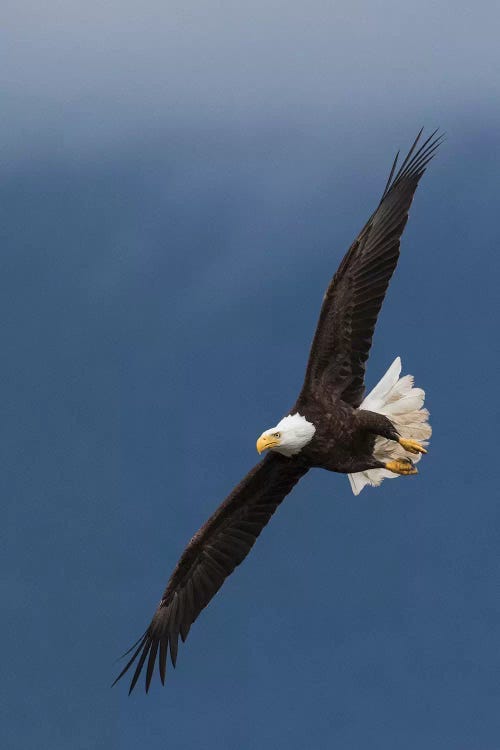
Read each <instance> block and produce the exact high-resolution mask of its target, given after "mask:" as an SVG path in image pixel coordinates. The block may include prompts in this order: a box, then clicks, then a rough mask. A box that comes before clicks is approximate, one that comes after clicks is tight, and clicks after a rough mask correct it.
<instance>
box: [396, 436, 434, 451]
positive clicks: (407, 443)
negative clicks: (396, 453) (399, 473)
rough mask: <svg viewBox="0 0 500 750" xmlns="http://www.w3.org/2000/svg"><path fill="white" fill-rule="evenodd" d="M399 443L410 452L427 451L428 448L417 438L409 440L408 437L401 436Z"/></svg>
mask: <svg viewBox="0 0 500 750" xmlns="http://www.w3.org/2000/svg"><path fill="white" fill-rule="evenodd" d="M398 443H399V444H400V446H401V447H402V448H404V449H405V451H408V453H427V450H426V449H425V448H424V446H423V445H420V443H419V442H417V441H416V440H407V439H406V438H399V440H398Z"/></svg>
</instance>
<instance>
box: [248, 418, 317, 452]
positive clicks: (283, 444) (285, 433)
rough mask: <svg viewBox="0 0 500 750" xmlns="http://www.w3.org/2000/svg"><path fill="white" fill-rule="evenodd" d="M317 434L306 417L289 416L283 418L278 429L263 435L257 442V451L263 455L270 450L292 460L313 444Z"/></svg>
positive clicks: (272, 428)
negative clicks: (291, 457)
mask: <svg viewBox="0 0 500 750" xmlns="http://www.w3.org/2000/svg"><path fill="white" fill-rule="evenodd" d="M315 432H316V427H315V426H314V425H313V423H312V422H308V421H307V419H306V418H305V417H303V416H301V415H300V414H289V415H288V416H287V417H283V419H282V420H281V422H278V424H277V425H276V427H271V428H270V429H269V430H265V431H264V432H263V433H262V435H261V436H260V438H259V439H258V440H257V450H258V451H259V453H262V451H266V450H268V449H269V450H273V451H277V452H278V453H281V454H282V455H283V456H288V457H289V458H290V456H295V455H296V454H297V453H299V452H300V451H301V450H302V448H303V447H304V446H305V445H307V444H308V443H310V442H311V440H312V439H313V437H314V433H315Z"/></svg>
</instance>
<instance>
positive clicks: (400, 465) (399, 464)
mask: <svg viewBox="0 0 500 750" xmlns="http://www.w3.org/2000/svg"><path fill="white" fill-rule="evenodd" d="M385 468H386V469H388V470H389V471H392V472H394V474H402V475H409V474H418V471H417V469H416V468H415V467H414V465H413V464H412V462H411V461H405V460H400V461H389V462H388V463H386V465H385Z"/></svg>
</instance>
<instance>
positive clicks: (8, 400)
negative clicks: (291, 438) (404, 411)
mask: <svg viewBox="0 0 500 750" xmlns="http://www.w3.org/2000/svg"><path fill="white" fill-rule="evenodd" d="M48 6H49V7H47V8H45V9H44V11H43V13H42V11H41V10H40V7H39V5H38V4H36V3H30V2H27V3H21V4H16V6H14V5H12V6H11V7H10V8H9V9H8V10H7V13H6V23H5V25H4V31H3V32H2V33H3V34H4V35H5V39H6V44H5V45H3V46H4V50H6V51H7V55H6V62H7V64H6V65H5V66H3V73H2V75H3V77H4V83H5V85H4V86H3V99H4V106H3V118H2V121H1V123H0V135H1V140H2V145H1V148H0V154H1V159H2V165H3V166H2V174H3V176H2V180H1V181H0V213H1V218H0V227H1V233H2V248H3V254H2V257H3V263H2V274H1V275H0V287H1V290H0V309H1V320H2V325H1V326H0V343H1V351H2V363H3V364H2V384H3V387H2V393H3V398H2V404H3V409H2V419H1V420H0V430H1V445H2V451H3V462H2V464H3V471H2V476H1V482H2V497H3V506H2V507H3V510H2V516H1V518H2V548H1V549H2V551H1V554H2V564H1V570H2V576H1V594H2V602H3V617H2V620H1V623H0V633H1V636H2V643H3V655H2V662H3V668H2V672H3V679H2V683H1V687H0V705H1V706H2V711H5V716H4V717H3V718H2V732H3V735H4V738H5V739H4V740H3V746H4V747H8V748H15V749H16V750H17V748H27V747H41V748H46V747H47V748H49V747H50V748H51V749H53V750H59V749H63V748H64V750H67V748H72V749H73V748H74V749H75V750H88V748H99V749H100V748H103V749H104V748H106V750H108V749H109V748H117V749H118V748H119V749H120V750H122V749H123V750H129V749H130V750H135V749H136V748H138V747H147V748H151V750H156V748H158V749H160V748H165V747H169V748H175V749H176V750H177V749H179V750H184V749H185V750H188V749H189V750H190V749H191V748H194V747H201V748H203V749H204V750H205V749H206V750H212V748H217V750H219V748H222V747H223V748H226V747H227V748H236V747H237V748H242V749H243V750H250V749H251V750H254V749H255V750H257V749H258V750H268V749H269V750H271V749H272V750H275V748H281V747H286V748H287V749H289V750H299V749H300V750H303V748H307V747H314V748H315V749H317V750H323V748H324V749H325V750H326V749H327V748H331V747H339V748H342V750H358V748H361V747H370V748H373V749H374V750H377V749H378V748H380V749H381V750H382V748H383V750H390V749H391V748H398V749H399V748H401V747H404V748H408V749H409V750H421V749H422V748H424V747H425V748H426V750H434V749H435V750H443V749H447V748H453V749H454V750H455V749H458V750H478V748H480V750H496V748H498V741H499V736H500V718H499V716H500V713H499V711H498V706H499V701H500V656H499V654H500V648H499V646H500V598H499V591H500V589H499V580H500V562H499V549H500V511H499V507H498V499H499V498H498V476H497V475H498V457H497V453H498V451H497V440H498V429H497V425H498V421H499V418H500V410H499V406H498V396H497V390H498V386H497V379H498V365H499V350H498V312H499V309H498V291H497V290H498V274H499V271H500V262H499V251H498V186H499V170H500V158H499V153H500V151H499V147H500V137H499V125H500V107H499V101H500V98H499V93H500V92H499V90H498V75H497V73H495V70H496V71H497V72H498V67H499V64H500V54H499V52H498V45H497V40H496V36H497V31H496V29H498V21H499V14H498V9H496V10H495V5H494V4H493V3H487V2H486V3H480V4H479V5H478V6H477V7H475V8H474V9H472V7H469V6H468V5H466V4H465V3H451V2H443V1H440V2H438V3H423V4H421V5H420V6H419V7H420V9H419V11H418V13H417V11H416V10H415V9H414V8H413V7H412V8H410V7H409V6H408V8H407V9H405V8H402V7H401V4H400V3H393V2H380V3H376V4H374V3H367V2H358V3H352V2H351V3H347V2H345V3H337V4H335V9H334V8H332V7H330V4H328V3H320V2H313V3H312V4H308V10H307V11H306V10H305V6H304V7H299V6H298V5H295V6H294V5H293V4H292V5H290V4H285V3H279V2H271V3H266V4H264V3H260V2H257V3H254V4H252V6H248V7H247V8H246V9H245V10H244V9H239V10H236V9H235V8H234V6H232V5H229V4H227V3H212V2H211V3H197V4H195V6H194V7H193V8H191V9H190V10H189V11H188V10H187V9H186V7H187V6H186V5H185V4H182V5H181V4H180V3H169V4H168V5H167V6H165V5H164V4H163V3H162V4H160V3H151V2H150V3H145V4H142V5H141V6H140V8H139V7H138V6H137V7H136V6H135V4H134V3H129V2H125V3H120V4H118V3H115V2H110V3H108V4H106V6H105V8H101V7H99V6H98V5H97V4H94V3H90V4H87V5H86V6H85V10H84V9H83V6H81V4H77V3H76V2H75V3H72V2H70V3H65V4H64V6H63V5H61V4H59V3H55V2H51V3H49V4H48ZM422 124H425V125H426V126H427V127H428V128H433V127H436V126H440V127H441V128H442V129H444V130H445V131H446V132H447V140H446V142H445V143H444V144H443V146H442V148H441V150H440V153H439V155H438V157H437V158H436V160H435V161H434V162H433V163H432V165H431V167H430V168H429V171H428V173H427V174H426V176H425V177H424V179H423V182H422V184H421V187H420V189H419V191H418V193H417V197H416V200H415V202H414V204H413V208H412V211H411V217H410V222H409V225H408V228H407V231H406V233H405V236H404V241H403V248H402V257H401V261H400V264H399V267H398V270H397V272H396V275H395V277H394V279H393V282H392V285H391V287H390V291H389V294H388V296H387V299H386V302H385V305H384V308H383V312H382V314H381V316H380V319H379V325H378V328H377V332H376V335H375V339H374V346H373V349H372V355H371V358H370V361H369V367H368V385H369V386H371V385H373V384H374V383H375V382H376V381H377V380H378V379H379V377H380V376H381V375H382V374H383V373H384V372H385V370H386V369H387V367H388V365H389V364H390V363H391V362H392V360H393V358H394V357H395V356H396V355H397V354H400V355H401V356H402V359H403V365H404V369H405V371H409V372H411V373H413V374H414V375H415V376H416V380H417V383H418V384H419V385H422V386H423V387H425V389H426V391H427V394H428V395H427V403H428V406H429V408H430V410H431V413H432V423H433V426H434V437H433V440H432V445H431V450H430V453H429V456H428V457H426V458H424V459H423V461H422V463H421V464H420V466H421V473H420V475H419V476H418V477H417V478H408V479H404V478H402V479H398V480H397V481H394V482H385V483H384V484H383V485H382V487H381V488H379V489H377V490H370V489H368V490H365V491H363V493H362V494H361V495H360V496H359V497H358V498H354V497H353V496H352V494H351V491H350V488H349V484H348V481H347V479H346V478H345V477H343V476H338V475H333V474H328V473H326V472H319V471H317V472H314V473H313V472H311V474H310V475H309V476H307V477H306V478H305V479H304V480H303V481H302V482H301V483H300V484H299V486H298V487H297V488H296V489H295V490H294V492H293V494H292V495H291V496H290V498H289V499H288V500H287V502H286V503H285V504H284V505H283V506H282V507H281V508H280V509H279V511H278V512H277V514H276V516H275V517H274V518H273V520H272V522H271V523H270V525H269V527H268V528H266V530H265V531H264V532H263V534H262V536H261V538H260V539H259V540H258V542H257V544H256V546H255V548H254V550H253V551H252V553H251V555H250V556H249V558H248V559H247V560H246V561H245V563H244V564H243V565H242V566H241V568H239V569H238V570H237V571H236V572H235V574H234V575H233V576H232V577H231V578H230V579H229V580H228V581H227V582H226V584H225V585H224V587H223V589H222V591H221V592H220V593H219V595H218V596H217V597H216V598H215V600H214V601H213V602H212V604H211V605H210V606H209V607H208V609H207V610H206V611H205V612H203V613H202V615H201V616H200V618H199V620H198V621H197V623H196V624H195V625H194V626H193V628H192V630H191V633H190V636H189V639H188V641H187V643H186V644H185V645H184V646H183V647H182V649H181V651H180V654H179V661H178V668H177V670H176V671H175V673H171V674H169V679H168V682H167V685H166V687H165V688H164V689H161V688H160V687H159V685H158V684H157V680H155V684H154V687H153V689H152V690H151V692H150V694H149V695H148V697H147V698H145V697H144V694H143V692H142V690H141V691H138V692H136V693H134V695H133V697H132V698H130V699H129V698H127V697H126V686H125V685H124V684H120V685H119V686H117V687H115V688H114V689H113V690H111V689H110V687H109V685H110V683H111V681H112V679H113V678H114V676H115V675H116V672H117V670H118V669H119V664H118V663H115V662H114V660H115V658H116V657H117V656H118V655H119V654H120V653H121V652H123V651H124V650H125V648H127V647H128V646H129V645H130V643H131V642H132V641H133V640H135V638H136V637H137V636H138V635H139V634H140V633H141V632H142V631H143V630H144V628H145V626H146V625H147V623H148V621H149V619H150V617H151V614H152V612H153V610H154V607H155V605H156V602H157V600H158V599H159V596H160V594H161V592H162V590H163V587H164V585H165V583H166V580H167V578H168V576H169V574H170V572H171V570H172V568H173V566H174V565H175V563H176V561H177V558H178V556H179V554H180V553H181V552H182V549H183V547H184V545H185V543H186V542H187V540H188V539H189V537H190V536H191V535H192V533H193V532H194V531H195V530H196V529H197V528H198V527H199V526H200V525H201V524H202V523H203V522H204V521H205V519H206V518H207V517H208V515H209V514H210V513H211V512H212V511H213V510H214V509H215V507H216V506H217V505H218V503H219V502H220V501H221V500H222V499H223V498H224V496H225V495H226V494H227V493H228V492H229V490H230V489H231V488H232V486H233V485H234V484H235V483H236V482H237V481H239V479H240V478H241V477H242V475H243V474H244V473H245V472H246V471H247V470H248V469H249V468H250V467H251V466H252V465H253V463H254V462H255V461H256V460H257V455H256V452H255V439H256V437H257V436H258V434H260V432H261V431H262V430H263V429H264V428H266V427H268V426H269V425H271V424H273V423H274V422H275V421H277V419H278V418H279V417H280V416H281V415H282V413H283V412H284V411H285V410H286V409H287V407H288V406H289V405H291V404H292V403H293V400H294V398H295V395H296V393H297V390H298V388H299V387H300V384H301V379H302V375H303V369H304V366H305V362H306V358H307V353H308V348H309V344H310V340H311V337H312V334H313V331H314V327H315V325H316V319H317V314H318V311H319V306H320V303H321V299H322V295H323V292H324V289H325V287H326V285H327V283H328V281H329V279H330V277H331V275H332V274H333V272H334V271H335V269H336V267H337V265H338V262H339V260H340V258H341V256H342V255H343V253H344V251H345V249H346V248H347V246H348V245H349V243H350V242H351V240H352V239H353V237H354V236H355V235H356V233H357V231H358V230H359V229H360V228H361V226H362V224H363V223H364V221H365V219H366V218H367V216H368V215H369V213H370V212H371V211H372V209H373V208H374V207H375V205H376V203H377V200H378V198H379V196H380V193H381V190H382V188H383V186H384V183H385V179H386V177H387V172H388V169H389V167H390V163H391V160H392V157H393V155H394V152H395V150H396V149H397V148H402V149H405V148H407V146H408V145H409V144H410V142H411V140H412V139H413V137H414V135H415V133H416V131H417V130H418V129H419V127H420V126H421V125H422Z"/></svg>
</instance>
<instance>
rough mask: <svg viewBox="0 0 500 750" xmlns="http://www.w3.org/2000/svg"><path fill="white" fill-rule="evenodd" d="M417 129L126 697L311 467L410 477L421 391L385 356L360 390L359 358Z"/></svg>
mask: <svg viewBox="0 0 500 750" xmlns="http://www.w3.org/2000/svg"><path fill="white" fill-rule="evenodd" d="M436 134H437V131H435V132H434V133H432V135H430V136H429V138H427V140H425V142H423V143H422V142H421V138H422V131H420V133H419V134H418V136H417V138H416V140H415V142H414V143H413V146H412V147H411V149H410V151H409V152H408V155H407V156H406V158H405V159H404V161H403V162H402V164H401V166H400V167H399V169H398V171H397V172H396V169H397V165H398V156H399V152H398V154H397V155H396V158H395V159H394V162H393V165H392V168H391V171H390V174H389V178H388V180H387V184H386V186H385V189H384V192H383V194H382V198H381V200H380V203H379V204H378V207H377V209H376V210H375V212H374V213H373V214H372V215H371V216H370V218H369V219H368V221H367V223H366V224H365V226H364V227H363V229H362V230H361V232H360V233H359V235H358V237H357V238H356V239H355V241H354V242H353V244H352V245H351V247H350V248H349V250H348V251H347V253H346V255H345V257H344V259H343V260H342V262H341V264H340V266H339V268H338V271H337V273H336V274H335V276H334V277H333V279H332V281H331V283H330V285H329V287H328V289H327V291H326V294H325V297H324V300H323V305H322V307H321V312H320V316H319V322H318V326H317V328H316V333H315V335H314V339H313V343H312V347H311V352H310V356H309V361H308V364H307V369H306V374H305V379H304V384H303V386H302V390H301V391H300V394H299V397H298V399H297V401H296V403H295V405H294V406H293V407H292V409H290V411H289V413H288V414H287V415H286V416H285V417H283V419H281V420H280V421H279V422H278V423H277V424H276V425H275V426H274V427H271V428H269V429H266V430H264V432H263V433H262V435H261V436H260V437H259V439H258V440H257V450H258V452H259V453H263V452H264V451H266V452H267V453H266V456H265V457H264V459H263V460H261V461H260V463H258V464H257V465H256V466H255V467H254V468H253V469H251V471H250V472H249V473H248V474H247V476H246V477H245V478H244V479H243V480H242V481H241V482H240V484H239V485H238V486H237V487H235V489H234V490H233V491H232V492H231V494H230V495H229V496H228V497H227V498H226V500H224V502H223V503H222V504H221V505H220V506H219V508H218V509H217V510H216V511H215V513H214V514H213V515H212V516H211V518H209V519H208V521H207V522H206V523H205V524H204V526H202V527H201V529H200V530H199V531H197V532H196V534H195V535H194V536H193V538H192V539H191V541H190V542H189V544H188V545H187V547H186V549H185V550H184V552H183V553H182V555H181V558H180V560H179V562H178V563H177V566H176V568H175V570H174V572H173V573H172V576H171V578H170V580H169V582H168V584H167V587H166V589H165V592H164V594H163V596H162V598H161V600H160V603H159V604H158V607H157V609H156V612H155V614H154V616H153V619H152V620H151V623H150V624H149V626H148V628H147V630H146V631H145V633H144V634H143V635H142V636H141V637H140V638H139V640H138V641H136V643H135V644H134V645H133V646H132V648H131V649H129V651H128V652H127V654H126V655H129V654H130V653H132V656H131V657H130V659H129V661H128V662H127V664H126V665H125V666H124V668H123V669H122V671H121V672H120V674H119V675H118V677H117V678H116V680H115V682H114V683H113V684H115V683H116V682H117V681H118V680H119V679H120V678H121V677H122V676H123V675H124V674H125V672H127V670H128V669H130V667H131V666H132V665H133V664H134V663H135V662H136V660H138V661H137V664H136V665H135V670H134V672H133V675H132V680H131V683H130V689H129V694H130V693H131V692H132V690H133V689H134V686H135V684H136V682H137V680H138V678H139V675H140V673H141V670H142V669H143V667H144V664H145V662H146V659H147V665H146V679H145V687H146V692H147V691H148V690H149V686H150V684H151V678H152V675H153V670H154V667H155V664H156V662H158V667H159V673H160V679H161V681H162V683H164V682H165V674H166V668H167V652H168V650H170V658H171V661H172V664H173V666H174V667H175V664H176V660H177V647H178V640H179V636H180V637H181V639H182V641H185V640H186V637H187V635H188V633H189V629H190V627H191V625H192V623H193V622H194V621H195V620H196V618H197V617H198V615H199V614H200V612H201V610H202V609H203V608H204V607H206V606H207V604H208V603H209V601H210V600H211V599H212V597H213V596H214V595H215V594H216V592H217V591H218V590H219V589H220V587H221V586H222V584H223V583H224V580H225V579H226V578H227V576H229V575H230V574H231V573H232V572H233V570H234V568H235V567H236V566H237V565H239V564H240V563H241V562H242V561H243V560H244V558H245V557H246V556H247V555H248V553H249V552H250V549H251V548H252V547H253V545H254V543H255V540H256V539H257V537H258V536H259V534H260V532H261V531H262V529H263V528H264V526H265V525H266V524H267V522H268V521H269V519H270V518H271V516H272V515H273V513H274V511H275V510H276V508H277V507H278V505H279V504H280V503H281V502H282V501H283V500H284V498H285V497H286V496H287V495H288V493H289V492H290V491H291V490H292V488H293V487H294V485H295V484H297V482H298V481H299V479H301V478H302V477H303V476H304V474H306V473H307V472H308V471H309V469H311V468H313V467H320V468H323V469H328V470H329V471H335V472H341V473H344V474H348V475H349V480H350V483H351V488H352V490H353V492H354V494H355V495H357V494H358V493H359V492H360V491H361V490H362V489H363V487H364V486H365V485H372V486H374V485H379V484H380V483H381V482H382V480H383V479H386V478H392V477H397V476H401V475H411V474H416V473H417V469H416V468H415V463H416V461H417V460H418V459H419V458H420V457H421V455H422V454H424V453H427V450H426V448H425V446H426V445H427V441H428V439H429V437H430V435H431V428H430V425H429V423H428V416H429V414H428V412H427V410H425V409H424V408H423V403H424V396H425V393H424V391H423V390H422V389H421V388H415V387H413V378H412V377H411V376H410V375H406V376H405V377H403V378H400V374H401V360H400V359H399V357H398V358H396V359H395V360H394V362H393V363H392V365H391V366H390V368H389V369H388V371H387V372H386V374H385V375H384V377H383V378H382V380H381V381H380V382H379V383H378V384H377V385H376V386H375V388H374V389H373V390H372V391H371V393H369V394H368V395H367V396H366V397H365V398H363V396H364V378H365V365H366V361H367V359H368V354H369V351H370V346H371V342H372V336H373V331H374V329H375V324H376V322H377V316H378V314H379V311H380V308H381V306H382V302H383V299H384V296H385V293H386V290H387V286H388V284H389V280H390V278H391V276H392V274H393V272H394V269H395V267H396V263H397V261H398V257H399V245H400V239H401V235H402V233H403V230H404V228H405V225H406V222H407V219H408V210H409V208H410V204H411V202H412V200H413V196H414V194H415V190H416V188H417V185H418V183H419V180H420V178H421V177H422V175H423V174H424V172H425V169H426V167H427V164H428V163H429V161H430V160H431V158H432V157H433V155H434V153H435V151H436V149H437V147H438V146H439V144H440V142H441V140H442V137H441V136H437V135H436Z"/></svg>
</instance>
